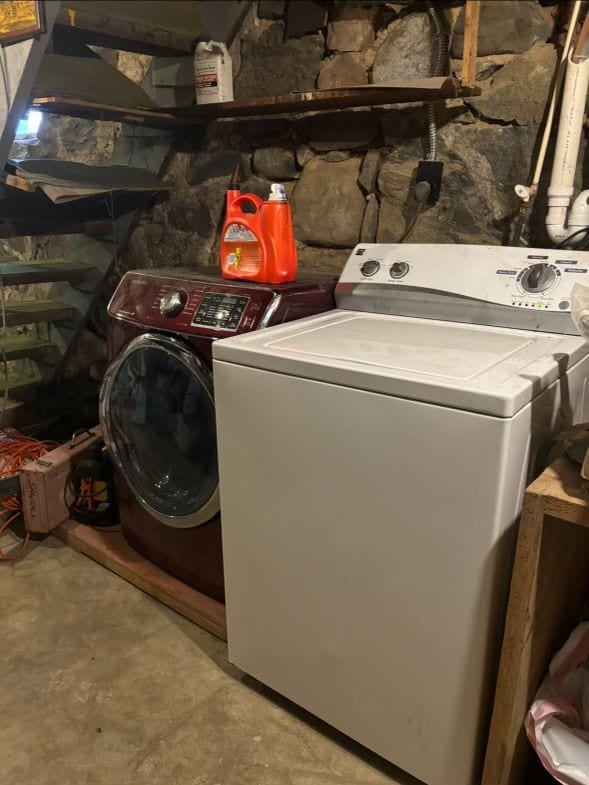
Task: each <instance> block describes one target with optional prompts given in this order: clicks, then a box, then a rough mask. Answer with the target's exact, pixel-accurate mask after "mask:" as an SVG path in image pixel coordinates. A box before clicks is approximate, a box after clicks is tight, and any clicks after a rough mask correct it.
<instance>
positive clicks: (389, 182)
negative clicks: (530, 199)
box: [377, 123, 536, 244]
mask: <svg viewBox="0 0 589 785" xmlns="http://www.w3.org/2000/svg"><path fill="white" fill-rule="evenodd" d="M535 135H536V129H534V128H520V127H517V126H491V125H486V124H483V123H478V124H476V125H474V126H458V125H456V124H449V125H448V126H446V127H444V128H443V129H441V131H440V133H439V149H440V157H441V158H442V160H444V181H443V185H442V194H441V197H440V200H439V202H438V203H437V204H436V205H435V206H433V207H430V208H427V209H426V210H425V211H424V213H423V214H422V215H421V216H420V218H419V220H418V222H417V224H416V226H415V229H414V231H413V233H412V234H411V239H412V240H414V241H415V242H477V243H485V242H488V243H490V244H500V243H501V242H502V241H505V240H506V239H507V236H506V232H507V230H508V226H509V223H510V218H511V216H512V214H513V212H514V210H515V209H516V207H517V199H516V197H515V195H514V194H513V183H518V182H522V181H523V180H522V178H525V176H526V175H527V172H528V169H529V163H530V156H531V152H532V149H533V145H534V141H535ZM497 150H501V156H500V157H499V156H497ZM419 156H420V146H419V141H418V140H414V141H412V142H406V143H405V144H404V145H403V146H402V147H399V148H397V149H396V150H393V151H392V153H391V154H390V155H389V156H388V158H387V159H386V161H385V162H384V163H383V165H382V167H381V170H380V174H379V178H378V186H379V190H380V193H381V207H380V216H379V224H378V234H377V237H378V241H379V242H395V241H397V240H398V238H399V236H400V234H402V231H403V228H404V227H405V225H406V222H407V221H408V220H409V218H410V216H411V215H412V211H413V209H414V207H415V204H414V202H413V199H412V191H413V183H414V173H415V167H416V162H417V160H418V157H419Z"/></svg>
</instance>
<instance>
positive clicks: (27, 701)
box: [0, 538, 410, 785]
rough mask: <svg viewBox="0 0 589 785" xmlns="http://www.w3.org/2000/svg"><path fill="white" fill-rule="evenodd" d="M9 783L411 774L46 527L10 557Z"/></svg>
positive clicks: (218, 781) (6, 616) (263, 782)
mask: <svg viewBox="0 0 589 785" xmlns="http://www.w3.org/2000/svg"><path fill="white" fill-rule="evenodd" d="M0 598H1V601H0V661H1V671H0V727H1V732H0V761H1V762H2V763H1V764H0V783H1V785H250V784H251V785H391V783H394V782H402V783H404V782H409V781H410V780H409V779H405V778H403V777H401V775H399V773H398V772H397V771H396V770H395V769H393V768H392V767H389V766H387V765H386V764H384V763H383V762H382V761H380V759H378V758H376V757H372V756H371V755H370V754H369V753H367V752H366V751H364V750H362V748H360V747H358V746H357V745H354V744H353V743H352V742H350V741H349V740H346V739H344V738H343V737H341V736H340V735H339V734H337V733H335V732H334V731H332V730H331V729H329V728H327V726H325V725H323V724H322V723H320V722H318V721H317V720H315V719H313V718H311V717H310V716H309V715H307V714H306V713H305V712H302V711H301V710H300V709H298V708H296V707H293V706H292V705H291V704H289V703H288V702H287V701H285V700H283V699H281V698H279V697H278V696H276V695H275V694H274V693H271V692H270V691H269V690H266V689H265V688H263V687H262V686H261V685H259V684H257V682H255V681H254V680H253V679H250V678H249V677H245V676H244V675H243V674H242V673H240V671H238V670H237V669H236V668H234V667H233V666H232V665H230V663H229V662H228V660H227V650H226V646H225V644H224V643H223V642H221V641H219V640H217V639H216V638H214V637H213V636H212V635H209V634H208V633H207V632H205V631H204V630H201V629H200V628H199V627H197V626H196V625H194V624H193V623H192V622H190V621H188V620H187V619H185V618H183V617H182V616H179V615H178V614H177V613H175V612H174V611H172V610H170V609H169V608H167V607H165V606H163V605H161V604H160V603H159V602H157V601H156V600H153V599H152V598H151V597H149V596H147V595H146V594H143V592H141V591H139V590H138V589H136V588H134V587H133V586H131V585H130V584H128V583H126V582H125V581H123V580H122V579H121V578H119V577H118V576H116V575H114V574H112V573H110V572H109V571H108V570H106V569H105V568H104V567H101V566H100V565H98V564H95V563H94V562H92V561H91V560H90V559H88V558H86V557H85V556H82V555H80V554H78V553H75V552H74V551H72V550H70V549H69V548H68V547H67V546H65V545H63V544H62V543H61V542H59V541H57V540H55V539H53V538H48V539H47V540H45V541H44V542H43V543H35V544H33V547H32V548H31V549H30V551H29V552H28V554H27V556H26V558H25V559H23V560H22V561H20V562H16V563H0Z"/></svg>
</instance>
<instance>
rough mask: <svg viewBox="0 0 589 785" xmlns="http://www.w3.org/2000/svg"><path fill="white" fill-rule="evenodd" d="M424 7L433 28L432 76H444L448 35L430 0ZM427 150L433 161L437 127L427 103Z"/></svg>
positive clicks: (435, 155)
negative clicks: (433, 54) (433, 55)
mask: <svg viewBox="0 0 589 785" xmlns="http://www.w3.org/2000/svg"><path fill="white" fill-rule="evenodd" d="M425 9H426V11H427V13H428V16H429V18H430V21H431V23H432V24H433V26H434V30H435V58H434V67H433V74H432V76H444V71H445V70H446V62H447V60H448V36H447V35H446V34H445V33H444V30H443V28H442V23H441V21H440V17H439V16H438V12H437V11H436V9H435V8H434V4H433V3H432V2H431V0H427V2H426V4H425ZM427 130H428V151H427V156H426V160H427V161H435V160H436V158H437V157H438V128H437V124H436V105H435V103H429V104H428V105H427Z"/></svg>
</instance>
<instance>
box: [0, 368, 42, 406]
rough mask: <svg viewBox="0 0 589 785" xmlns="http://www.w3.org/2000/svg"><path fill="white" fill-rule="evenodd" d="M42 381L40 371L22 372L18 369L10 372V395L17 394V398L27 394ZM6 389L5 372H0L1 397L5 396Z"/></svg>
mask: <svg viewBox="0 0 589 785" xmlns="http://www.w3.org/2000/svg"><path fill="white" fill-rule="evenodd" d="M42 382H43V379H42V377H41V374H40V373H38V372H34V373H31V374H22V373H18V372H16V371H14V372H9V374H8V393H9V395H12V396H16V397H17V398H19V397H20V396H21V395H26V393H28V392H30V391H31V390H33V389H35V388H37V387H38V386H39V385H40V384H42ZM4 390H5V380H4V373H2V372H0V399H1V398H3V397H4ZM1 406H2V404H1V401H0V408H1Z"/></svg>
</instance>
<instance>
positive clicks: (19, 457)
mask: <svg viewBox="0 0 589 785" xmlns="http://www.w3.org/2000/svg"><path fill="white" fill-rule="evenodd" d="M2 436H4V437H6V440H5V441H0V479H3V478H4V477H12V476H14V475H15V474H17V473H18V471H19V469H20V468H21V466H23V465H24V464H25V463H28V462H29V461H34V460H36V459H37V458H40V457H41V456H42V455H44V454H45V453H46V452H49V450H52V449H53V448H54V447H57V443H56V442H40V441H37V439H31V438H30V437H28V436H23V435H22V434H20V433H18V432H17V431H4V430H2V429H0V438H1V437H2ZM21 512H22V501H21V497H20V494H16V495H15V496H11V497H10V498H9V499H0V536H1V535H2V534H4V532H5V531H7V530H8V529H9V528H10V527H11V526H12V524H13V523H14V522H15V521H16V520H17V519H18V518H19V517H20V515H21ZM28 543H29V534H28V533H27V534H25V538H24V540H23V541H22V543H21V544H20V546H18V547H17V548H15V549H14V550H11V551H10V552H9V553H4V552H3V550H2V549H1V548H0V561H16V560H17V559H20V558H22V556H24V553H25V549H26V547H27V545H28Z"/></svg>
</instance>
